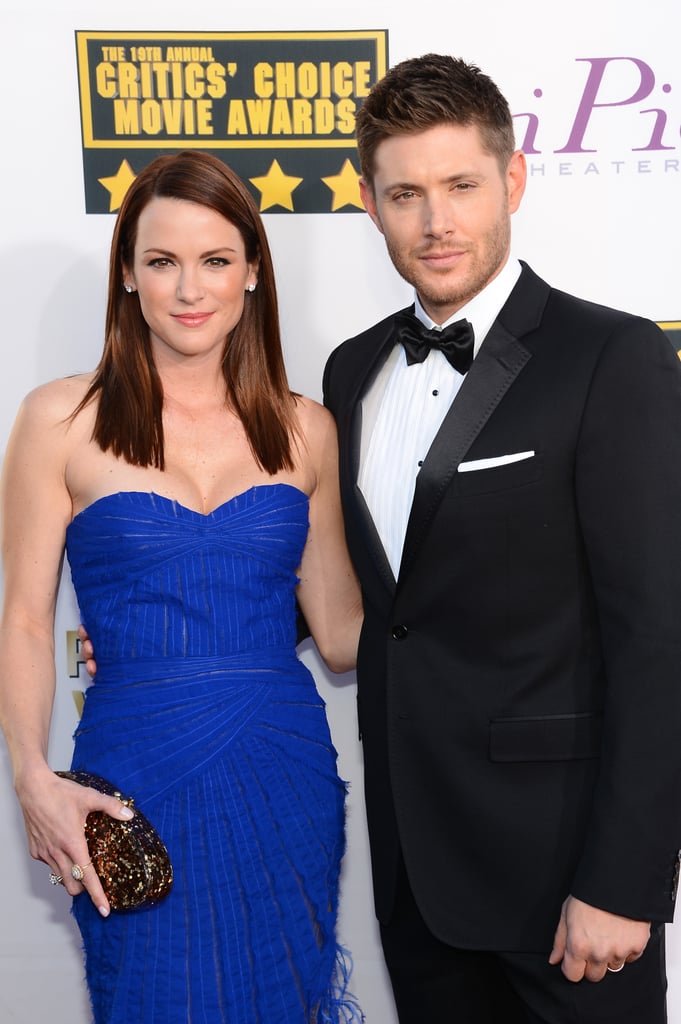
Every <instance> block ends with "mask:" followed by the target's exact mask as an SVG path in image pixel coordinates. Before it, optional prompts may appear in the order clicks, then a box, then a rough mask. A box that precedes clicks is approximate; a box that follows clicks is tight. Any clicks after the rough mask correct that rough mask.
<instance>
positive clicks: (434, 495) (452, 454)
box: [400, 320, 531, 579]
mask: <svg viewBox="0 0 681 1024" xmlns="http://www.w3.org/2000/svg"><path fill="white" fill-rule="evenodd" d="M530 358H531V353H530V352H529V351H528V349H526V348H525V346H524V345H522V344H521V343H520V342H519V341H517V340H516V338H515V336H514V335H513V334H511V333H510V332H509V331H508V330H506V328H505V327H504V326H503V325H502V324H501V322H500V321H499V320H497V321H496V322H495V323H494V325H493V326H492V328H491V330H490V332H489V334H488V335H487V337H486V338H485V341H484V344H483V345H482V346H481V348H480V351H479V352H478V355H477V356H476V358H475V360H474V361H473V365H472V366H471V368H470V370H469V371H468V373H467V375H466V379H465V381H464V382H463V384H462V385H461V389H460V390H459V393H458V395H457V396H456V398H455V399H454V401H453V402H452V405H451V408H450V410H449V412H448V413H447V415H446V416H445V418H444V421H443V423H442V426H441V427H440V430H439V431H438V433H437V434H436V436H435V439H434V441H433V443H432V445H431V447H430V450H429V452H428V455H427V456H426V458H425V460H424V462H423V466H422V467H421V470H420V472H419V475H418V478H417V480H416V490H415V492H414V501H413V503H412V508H411V514H410V516H409V523H408V525H407V533H406V537H405V541H404V551H403V555H402V564H401V566H400V579H402V577H403V576H404V575H405V574H406V573H407V572H408V571H409V568H410V566H411V565H412V564H413V561H414V559H415V557H416V554H417V552H418V548H419V545H420V543H421V541H422V539H423V537H424V534H425V532H426V530H427V529H428V526H429V525H430V522H431V520H432V518H433V516H434V514H435V512H436V510H437V507H438V505H439V503H440V501H441V500H442V496H443V495H444V493H445V491H446V489H447V487H448V486H449V483H450V482H451V479H452V477H453V475H454V474H455V473H456V469H457V466H458V465H459V463H460V462H461V461H462V459H463V457H464V455H465V454H466V452H467V451H468V449H469V448H470V446H471V445H472V443H473V441H474V440H475V438H476V437H477V436H478V434H479V433H480V431H481V430H482V428H483V427H484V426H485V424H486V423H487V420H488V419H489V417H490V416H491V415H492V413H493V412H494V410H495V409H496V407H497V405H498V404H499V402H500V401H501V399H502V398H503V397H504V395H505V394H506V392H507V391H508V389H509V387H510V386H511V384H512V383H513V381H514V380H515V378H516V377H517V376H518V374H519V373H520V371H521V370H522V368H523V366H524V365H525V363H526V362H527V361H528V359H530Z"/></svg>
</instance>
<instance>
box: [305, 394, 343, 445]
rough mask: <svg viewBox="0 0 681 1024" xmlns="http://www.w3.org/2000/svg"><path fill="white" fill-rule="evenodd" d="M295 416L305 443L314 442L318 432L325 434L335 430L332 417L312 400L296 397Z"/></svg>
mask: <svg viewBox="0 0 681 1024" xmlns="http://www.w3.org/2000/svg"><path fill="white" fill-rule="evenodd" d="M296 415H297V417H298V423H299V426H300V429H301V431H302V432H303V435H304V436H305V438H306V440H307V441H312V440H314V438H315V435H316V434H317V433H318V432H319V431H322V432H323V434H326V433H327V432H328V431H334V430H335V424H334V419H333V416H332V415H331V413H330V412H329V410H328V409H325V408H324V406H323V405H321V404H320V403H319V402H316V401H315V400H314V398H308V397H307V396H306V395H296Z"/></svg>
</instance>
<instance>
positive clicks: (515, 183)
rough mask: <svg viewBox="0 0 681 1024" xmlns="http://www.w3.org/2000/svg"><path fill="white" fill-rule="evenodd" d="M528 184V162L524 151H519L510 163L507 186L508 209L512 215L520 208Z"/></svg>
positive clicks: (507, 171)
mask: <svg viewBox="0 0 681 1024" xmlns="http://www.w3.org/2000/svg"><path fill="white" fill-rule="evenodd" d="M526 182H527V162H526V160H525V154H524V153H523V152H522V150H520V149H517V150H516V151H515V153H514V154H513V156H512V157H511V159H510V160H509V163H508V168H507V170H506V185H507V188H508V208H509V212H510V213H515V211H516V210H517V209H518V207H519V206H520V200H521V199H522V198H523V194H524V192H525V184H526Z"/></svg>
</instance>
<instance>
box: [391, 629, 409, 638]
mask: <svg viewBox="0 0 681 1024" xmlns="http://www.w3.org/2000/svg"><path fill="white" fill-rule="evenodd" d="M408 632H409V630H408V629H407V627H406V626H393V640H404V639H405V637H406V635H407V633H408Z"/></svg>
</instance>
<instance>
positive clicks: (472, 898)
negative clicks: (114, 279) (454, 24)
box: [324, 54, 681, 1024]
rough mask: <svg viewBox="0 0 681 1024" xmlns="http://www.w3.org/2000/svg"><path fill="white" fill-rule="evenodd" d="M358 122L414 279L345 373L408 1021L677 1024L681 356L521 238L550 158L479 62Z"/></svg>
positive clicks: (433, 58)
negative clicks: (550, 275) (520, 135)
mask: <svg viewBox="0 0 681 1024" xmlns="http://www.w3.org/2000/svg"><path fill="white" fill-rule="evenodd" d="M357 141H358V148H359V155H360V162H361V168H362V181H361V191H362V198H363V201H364V204H365V206H366V209H367V211H368V213H369V216H370V217H371V219H372V220H373V222H374V223H375V224H376V226H377V227H378V229H379V231H381V232H382V234H383V235H384V236H385V241H386V244H387V247H388V252H389V254H390V257H391V259H392V261H393V263H394V265H395V267H396V269H397V270H398V272H399V273H400V274H401V275H402V276H403V277H404V278H406V280H407V281H409V282H410V283H411V284H413V285H414V288H415V293H416V298H415V306H412V307H411V308H410V309H409V310H406V311H402V312H401V313H399V314H397V315H395V316H389V317H387V318H386V319H385V320H383V321H382V322H381V323H378V324H376V325H375V326H373V327H371V328H370V329H369V330H367V331H365V332H363V333H362V334H360V335H359V336H358V337H356V338H353V339H351V340H349V341H346V342H345V343H344V344H343V345H341V346H340V347H339V348H338V349H337V350H336V351H335V352H334V353H332V355H331V357H330V359H329V362H328V364H327V368H326V371H325V377H324V395H325V401H326V403H327V405H328V406H329V408H330V409H331V410H332V411H333V413H334V415H335V417H336V420H337V424H338V431H339V441H340V448H341V486H342V495H343V502H344V510H345V518H346V529H347V535H348V540H349V545H350V551H351V554H352V557H353V560H354V563H355V566H356V569H357V571H358V574H359V576H360V580H361V583H362V587H363V594H364V603H365V611H366V621H365V626H364V630H363V634H362V639H361V642H360V652H359V663H358V693H359V715H360V729H361V735H362V740H363V746H364V758H365V782H366V802H367V813H368V818H369V832H370V839H371V852H372V865H373V879H374V890H375V900H376V910H377V914H378V917H379V920H380V924H381V936H382V941H383V947H384V952H385V955H386V961H387V964H388V968H389V971H390V975H391V980H392V984H393V990H394V993H395V998H396V1003H397V1007H398V1012H399V1017H400V1021H401V1022H402V1024H430V1022H438V1024H439V1022H450V1021H451V1022H456V1024H468V1022H471V1024H519V1022H533V1024H538V1022H542V1024H606V1022H607V1024H661V1022H662V1021H664V1020H665V1019H666V1011H665V986H666V982H665V968H664V936H663V932H664V922H668V921H671V919H672V915H673V910H674V901H675V896H676V885H677V878H678V863H679V853H678V851H679V847H680V846H681V525H680V524H681V515H680V512H681V368H680V366H679V362H678V359H677V357H676V354H675V353H674V351H673V349H672V347H671V345H670V344H669V341H668V340H667V339H666V337H665V336H664V335H663V333H662V332H661V331H660V330H659V329H658V328H657V327H656V326H655V325H654V324H653V323H652V322H650V321H647V320H644V319H642V318H639V317H636V316H633V315H630V314H627V313H623V312H618V311H616V310H613V309H609V308H606V307H604V306H598V305H595V304H592V303H590V302H586V301H583V300H581V299H577V298H575V297H573V296H570V295H567V294H565V293H563V292H560V291H557V290H556V289H554V288H552V287H550V286H549V285H548V284H546V283H545V282H544V281H542V280H541V279H540V278H539V277H538V276H537V275H536V274H535V273H534V272H533V271H532V270H531V269H530V268H529V267H528V266H527V265H525V264H520V263H518V261H517V260H515V259H513V258H511V256H510V244H511V230H510V221H511V214H512V213H513V212H514V211H515V210H516V209H517V208H518V206H519V204H520V201H521V198H522V195H523V191H524V187H525V179H526V165H525V159H524V157H523V154H522V153H521V152H518V151H516V150H515V143H514V139H513V127H512V119H511V115H510V112H509V109H508V105H507V103H506V101H505V99H504V98H503V96H502V95H501V94H500V93H499V90H498V89H497V87H496V86H495V85H494V83H493V82H492V81H491V80H490V79H489V78H488V77H487V76H485V75H483V74H482V73H481V72H480V71H479V69H477V68H475V67H473V66H470V65H467V64H465V63H464V62H462V61H459V60H455V59H452V58H450V57H444V56H439V55H433V54H430V55H427V56H425V57H422V58H416V59H413V60H408V61H405V62H403V63H402V64H399V65H397V66H396V67H394V68H392V69H391V70H390V71H389V72H388V73H387V75H386V76H385V78H383V79H382V80H381V81H380V82H379V83H377V84H376V85H375V86H374V88H373V90H372V91H371V93H370V95H369V97H368V98H367V99H366V101H365V102H364V105H363V107H362V108H361V110H360V112H359V115H358V118H357ZM583 242H584V244H588V226H584V239H583ZM462 320H463V321H464V323H460V321H462ZM450 322H457V326H456V327H455V328H453V329H452V331H447V332H445V331H443V332H441V333H440V331H439V329H440V327H441V326H443V325H448V324H450ZM450 335H451V336H450ZM592 983H597V984H592Z"/></svg>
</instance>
